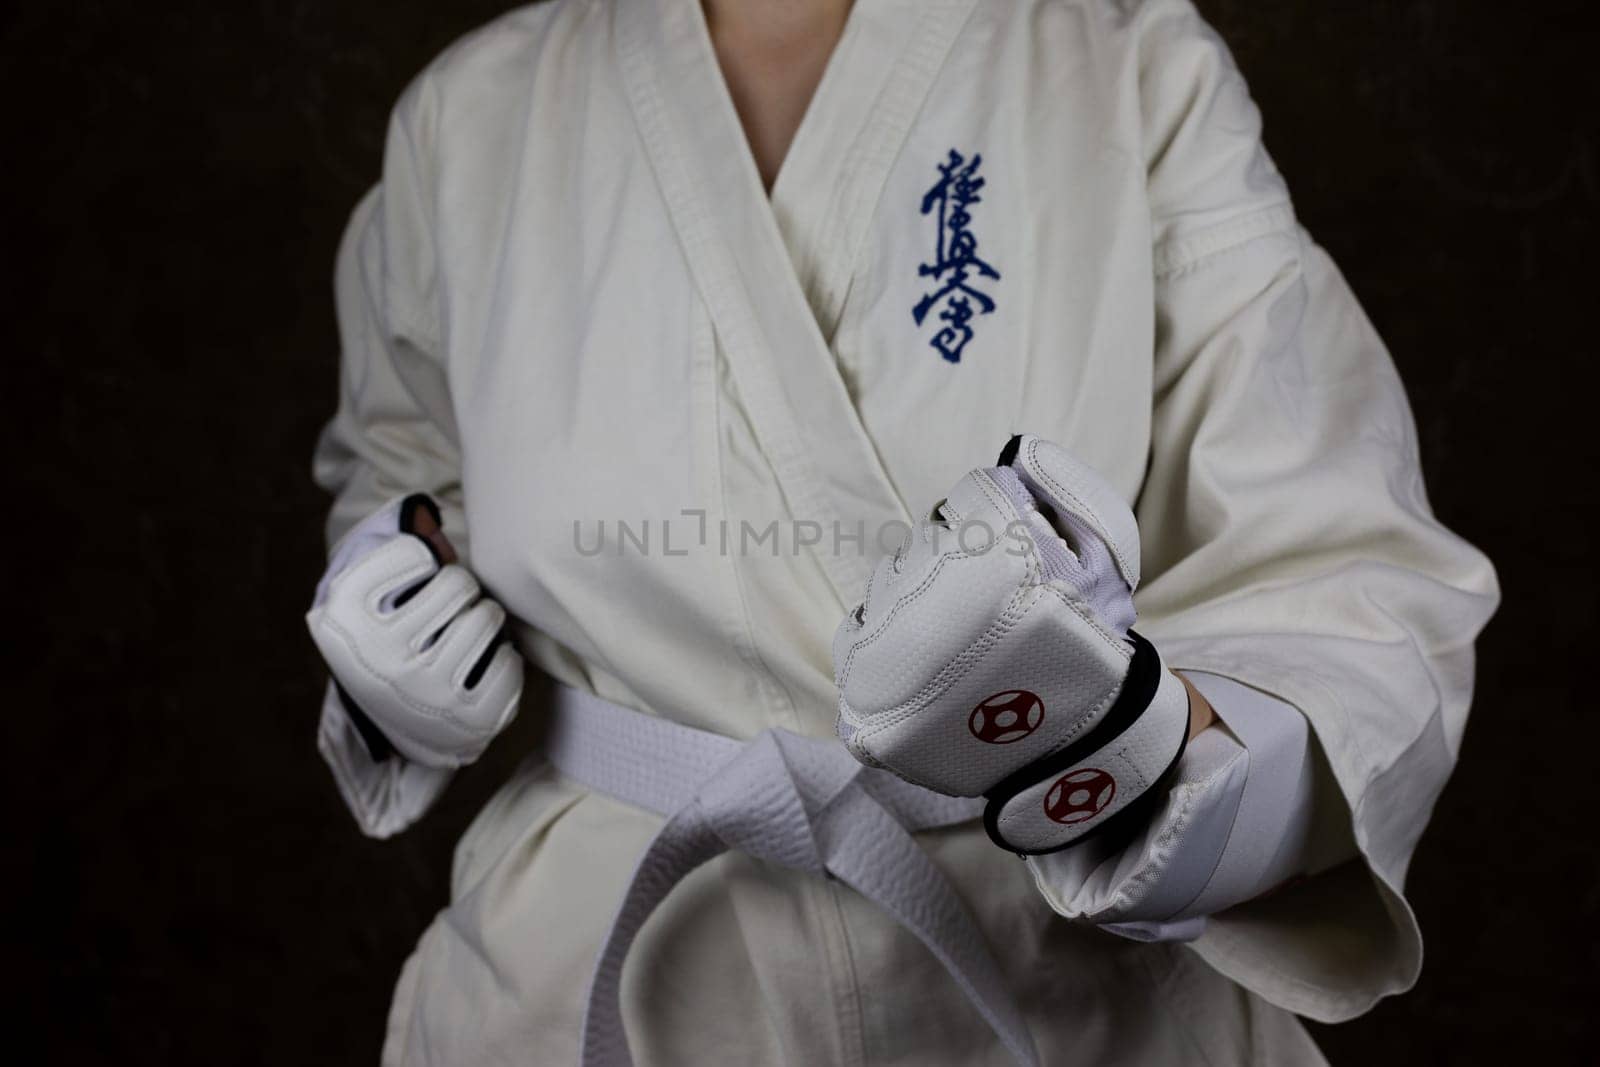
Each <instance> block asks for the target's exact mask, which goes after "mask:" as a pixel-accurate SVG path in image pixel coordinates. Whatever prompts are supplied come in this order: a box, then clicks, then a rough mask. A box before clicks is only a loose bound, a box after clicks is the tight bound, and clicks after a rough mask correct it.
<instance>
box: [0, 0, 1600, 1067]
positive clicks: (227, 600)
mask: <svg viewBox="0 0 1600 1067" xmlns="http://www.w3.org/2000/svg"><path fill="white" fill-rule="evenodd" d="M1586 6H1587V5H1585V4H1582V3H1577V2H1569V3H1546V4H1535V5H1524V6H1520V7H1519V6H1515V5H1508V4H1502V3H1488V2H1479V3H1462V4H1449V3H1442V2H1440V3H1421V4H1397V3H1392V2H1383V0H1361V2H1353V3H1334V2H1331V0H1324V2H1320V3H1319V2H1307V0H1294V2H1280V3H1259V2H1253V3H1242V2H1236V0H1228V2H1222V0H1210V2H1208V3H1205V4H1203V7H1204V8H1205V9H1206V11H1207V13H1208V14H1209V15H1210V16H1211V17H1212V18H1213V19H1214V20H1215V21H1216V23H1217V24H1218V26H1219V27H1220V28H1221V30H1222V31H1223V33H1224V35H1225V36H1226V37H1227V38H1228V40H1229V41H1230V42H1231V43H1232V44H1233V46H1234V48H1235V50H1236V52H1237V54H1238V57H1239V60H1240V62H1241V64H1242V66H1243V67H1244V69H1245V72H1246V73H1247V75H1248V76H1249V77H1250V79H1251V81H1252V83H1253V85H1254V89H1255V93H1256V96H1257V98H1258V99H1259V100H1260V102H1261V105H1262V108H1263V110H1264V112H1265V114H1266V120H1267V139H1268V142H1269V144H1270V146H1271V147H1272V149H1273V151H1274V153H1275V155H1276V156H1277V158H1278V160H1279V162H1280V164H1281V165H1282V168H1283V170H1284V171H1285V172H1286V173H1287V174H1288V176H1289V179H1290V183H1291V185H1292V187H1293V188H1294V190H1295V193H1296V199H1297V203H1298V205H1299V211H1300V214H1301V216H1302V217H1303V219H1304V220H1305V221H1306V223H1307V224H1308V225H1309V226H1310V228H1311V229H1312V231H1313V232H1315V233H1316V234H1317V235H1318V236H1319V237H1320V238H1321V240H1322V241H1323V242H1324V243H1325V244H1326V245H1328V246H1329V247H1330V248H1331V249H1332V251H1333V253H1334V255H1335V256H1336V257H1337V258H1338V260H1339V261H1340V263H1341V264H1342V265H1343V266H1344V268H1345V270H1346V272H1347V273H1348V275H1349V277H1350V279H1351V281H1352V283H1353V284H1354V286H1355V289H1356V291H1357V292H1358V293H1359V294H1360V295H1361V297H1362V298H1363V300H1364V301H1365V303H1366V307H1367V309H1368V311H1369V312H1370V314H1371V316H1372V318H1373V319H1374V320H1375V321H1376V322H1377V324H1378V327H1379V328H1380V330H1381V331H1382V332H1383V334H1384V335H1385V336H1386V337H1387V338H1388V340H1389V342H1390V344H1391V346H1392V348H1393V350H1394V353H1395V358H1396V359H1397V360H1398V362H1399V365H1400V368H1401V371H1402V373H1403V374H1404V376H1405V379H1406V381H1407V383H1408V385H1409V386H1410V389H1411V395H1412V398H1413V402H1414V404H1415V407H1416V412H1417V417H1418V420H1419V422H1420V425H1421V431H1422V442H1423V448H1424V458H1425V461H1426V464H1427V474H1428V479H1429V485H1430V486H1431V490H1432V497H1433V500H1434V503H1435V506H1436V508H1437V510H1438V512H1439V514H1440V516H1441V517H1442V518H1443V519H1444V520H1445V521H1446V522H1447V523H1449V524H1450V525H1452V526H1454V527H1456V528H1457V529H1460V530H1461V531H1463V532H1464V533H1466V534H1467V535H1468V536H1469V537H1470V538H1472V539H1473V540H1475V541H1476V542H1477V543H1479V544H1480V545H1482V546H1484V547H1485V548H1486V549H1487V550H1488V551H1489V552H1490V554H1491V555H1492V556H1493V558H1494V559H1495V561H1496V562H1497V564H1498V565H1499V567H1500V573H1501V576H1502V579H1503V582H1504V586H1505V590H1506V602H1505V606H1504V608H1503V609H1502V611H1501V613H1500V615H1499V617H1498V619H1497V620H1496V621H1495V623H1494V624H1493V626H1492V627H1491V629H1490V630H1489V632H1488V634H1487V636H1486V637H1485V639H1484V641H1483V644H1482V660H1481V671H1480V694H1481V695H1480V697H1479V701H1478V710H1477V712H1476V716H1475V718H1474V722H1473V727H1472V729H1471V730H1469V732H1468V735H1467V740H1466V747H1465V751H1464V753H1463V755H1462V764H1461V768H1460V771H1459V773H1458V774H1457V775H1456V777H1455V779H1454V781H1453V783H1452V784H1451V786H1450V787H1449V789H1448V790H1447V791H1446V793H1445V796H1444V799H1443V801H1442V803H1441V805H1440V807H1439V810H1438V812H1437V814H1436V816H1435V819H1434V825H1433V829H1432V830H1431V831H1430V833H1429V834H1428V836H1427V837H1426V838H1425V840H1424V841H1423V844H1422V847H1421V850H1420V852H1419V853H1418V856H1417V861H1416V864H1415V867H1414V870H1413V876H1412V880H1411V892H1412V899H1413V900H1414V902H1415V905H1416V908H1417V911H1418V912H1419V914H1420V916H1421V920H1422V924H1423V927H1424V929H1425V931H1426V934H1427V936H1428V965H1427V970H1426V973H1425V974H1424V976H1423V979H1422V982H1421V984H1420V985H1419V986H1418V988H1417V989H1416V991H1415V992H1413V993H1412V994H1410V995H1409V996H1406V997H1403V998H1399V999H1395V1000H1391V1001H1388V1002H1386V1003H1385V1004H1383V1005H1382V1006H1381V1007H1379V1008H1378V1009H1377V1010H1376V1011H1374V1012H1373V1013H1372V1014H1371V1015H1369V1016H1368V1017H1366V1018H1364V1019H1362V1020H1360V1021H1358V1022H1355V1023H1351V1024H1349V1025H1346V1026H1342V1027H1338V1028H1334V1029H1326V1028H1323V1029H1319V1030H1318V1031H1317V1033H1318V1037H1319V1039H1320V1040H1321V1041H1322V1043H1323V1045H1324V1047H1325V1048H1326V1049H1327V1050H1328V1052H1329V1054H1330V1056H1331V1057H1332V1058H1333V1060H1334V1061H1335V1062H1336V1063H1348V1064H1356V1063H1362V1062H1368V1063H1406V1062H1454V1063H1465V1062H1483V1063H1490V1062H1494V1063H1499V1062H1502V1058H1503V1057H1504V1056H1505V1055H1506V1054H1512V1055H1515V1056H1517V1057H1518V1058H1519V1059H1520V1060H1521V1061H1523V1062H1528V1063H1534V1062H1563V1063H1575V1062H1580V1061H1587V1062H1593V1060H1594V1057H1595V1049H1594V1047H1593V1046H1594V1041H1595V1038H1596V1027H1595V1023H1594V1013H1595V1007H1594V991H1595V989H1596V988H1597V986H1596V985H1595V982H1594V972H1595V970H1596V966H1597V964H1600V958H1597V955H1600V953H1597V945H1596V926H1595V911H1596V906H1597V888H1596V887H1597V862H1596V860H1597V857H1596V847H1595V833H1596V832H1595V829H1594V821H1593V816H1592V812H1593V811H1594V810H1595V799H1594V798H1595V794H1594V790H1593V782H1594V780H1595V778H1596V752H1597V747H1600V746H1597V744H1596V742H1597V740H1600V738H1597V736H1596V734H1597V731H1596V727H1595V723H1596V710H1597V708H1596V700H1595V697H1594V692H1595V681H1594V679H1595V674H1596V671H1595V670H1594V667H1593V663H1594V662H1595V660H1596V658H1597V653H1600V649H1597V648H1596V646H1595V638H1596V634H1595V619H1594V612H1595V601H1596V589H1595V568H1594V562H1593V554H1592V553H1593V547H1594V538H1593V536H1592V533H1591V530H1590V527H1589V525H1588V516H1589V515H1590V514H1592V510H1593V509H1592V507H1591V506H1590V504H1589V503H1588V501H1589V498H1590V497H1591V494H1592V492H1593V489H1594V477H1593V473H1592V472H1593V470H1594V466H1595V459H1596V454H1595V452H1596V450H1595V446H1594V443H1593V442H1594V436H1593V433H1594V422H1595V414H1594V413H1595V411H1596V404H1595V399H1596V398H1595V394H1594V390H1593V387H1592V383H1593V379H1594V375H1593V373H1592V363H1591V361H1592V359H1593V357H1594V352H1595V345H1594V341H1593V336H1594V334H1593V331H1592V329H1591V328H1588V327H1590V326H1591V324H1592V323H1593V322H1594V321H1595V306H1596V304H1597V302H1600V300H1597V295H1596V293H1595V291H1594V282H1595V277H1594V271H1593V270H1592V269H1591V262H1592V259H1593V256H1594V254H1595V247H1596V241H1597V238H1600V234H1597V232H1596V216H1597V211H1596V202H1597V197H1600V189H1597V182H1600V179H1597V170H1600V161H1597V159H1596V149H1597V140H1596V132H1597V130H1596V123H1595V113H1594V106H1595V102H1596V96H1595V86H1594V85H1593V84H1592V82H1591V79H1590V78H1589V76H1588V75H1587V74H1586V73H1585V70H1586V68H1587V67H1589V66H1590V65H1591V64H1592V63H1593V60H1594V55H1595V53H1596V51H1597V45H1600V41H1597V38H1596V35H1595V33H1594V30H1593V28H1592V26H1591V25H1590V24H1589V22H1588V20H1587V18H1586V16H1585V8H1586ZM499 8H500V5H499V4H496V3H492V2H484V0H474V2H468V3H455V4H451V5H445V4H432V5H430V4H426V3H421V2H413V0H404V2H396V0H391V2H387V3H378V2H373V0H361V2H355V0H346V2H342V3H324V4H312V3H287V2H280V3H272V2H259V3H252V4H239V5H231V6H222V5H218V4H216V3H213V2H204V3H202V2H196V0H189V2H183V3H169V4H135V3H131V2H127V3H120V4H113V3H55V4H47V3H40V2H34V3H23V4H19V5H16V6H15V7H12V8H11V9H10V11H9V13H8V14H5V15H0V19H3V25H4V30H3V34H4V44H3V51H0V100H3V101H4V107H5V109H6V111H7V112H8V113H9V114H10V122H9V123H8V130H9V138H8V142H9V143H8V148H7V151H6V163H5V179H4V180H5V185H6V188H7V190H8V192H7V195H6V196H5V197H4V203H5V212H4V215H5V221H4V223H3V225H4V230H3V232H0V238H3V243H0V247H3V249H4V255H5V259H6V260H7V261H8V263H9V266H10V270H9V271H8V273H9V275H10V277H11V279H12V280H11V282H10V283H9V286H8V290H9V293H8V295H9V300H8V302H7V304H8V306H7V308H6V312H5V314H4V316H3V318H0V321H3V322H4V328H5V333H4V336H5V338H6V344H5V359H6V361H7V362H8V363H9V365H10V367H11V370H10V371H9V376H8V377H7V379H6V386H5V391H4V395H5V397H6V403H5V410H6V415H7V418H6V433H7V441H8V453H9V455H10V457H11V470H12V472H13V474H12V477H13V482H12V485H11V492H10V502H11V505H10V506H11V515H10V527H11V530H12V531H13V537H12V538H9V539H8V540H9V541H10V543H11V545H12V564H11V566H10V568H9V569H8V582H7V585H8V588H9V589H10V590H11V594H10V595H9V596H8V598H7V601H6V603H7V605H8V609H9V615H10V618H9V620H8V621H9V624H10V625H9V626H8V627H7V628H8V630H10V631H12V634H11V636H10V637H9V638H8V639H7V641H6V655H7V658H8V659H9V660H11V661H12V662H13V663H14V664H15V669H14V670H13V671H11V672H8V673H9V676H11V677H14V678H16V679H18V681H17V682H16V683H14V685H13V687H12V689H11V692H12V694H13V696H12V698H11V699H9V700H8V701H7V708H6V711H5V714H4V716H3V721H4V723H5V747H4V750H3V751H4V757H5V764H6V772H7V773H6V774H5V775H4V776H3V777H4V790H5V791H4V801H5V811H6V812H7V813H8V815H9V821H10V823H11V827H12V829H11V832H9V833H8V834H7V850H6V857H7V863H6V867H5V874H6V881H7V889H8V890H9V892H8V893H7V896H8V897H11V898H12V904H11V906H10V907H9V908H8V909H7V914H6V919H7V921H6V922H5V924H4V934H3V937H4V947H5V956H4V962H5V965H4V967H3V969H0V973H3V975H4V977H3V981H4V997H5V1002H6V1004H7V1006H8V1008H9V1009H10V1011H9V1012H8V1014H10V1015H11V1016H12V1018H13V1019H14V1020H16V1021H15V1022H14V1023H13V1026H18V1025H20V1026H22V1027H29V1028H35V1029H37V1030H38V1031H39V1032H40V1033H41V1034H42V1035H43V1037H44V1038H45V1039H46V1040H47V1042H48V1044H49V1046H50V1049H51V1054H50V1055H49V1056H48V1057H46V1059H48V1060H49V1061H51V1062H59V1063H84V1062H93V1061H97V1060H111V1061H116V1062H122V1063H137V1064H179V1063H182V1064H188V1063H202V1062H205V1063H237V1064H254V1063H262V1064H285V1063H293V1064H311V1063H335V1064H343V1063H370V1062H374V1060H375V1056H376V1051H377V1048H378V1044H379V1041H380V1036H381V1030H382V1022H383V1017H384V1010H385V1006H386V1004H387V1001H388V997H389V991H390V985H391V982H392V980H393V978H394V976H395V974H396V972H397V970H398V968H399V966H400V962H401V960H402V959H403V957H404V956H405V954H406V953H407V952H408V951H409V949H410V947H411V944H412V942H413V941H414V939H415V937H416V935H417V934H418V932H419V931H420V930H421V929H422V928H423V926H424V925H425V924H426V922H427V921H428V919H429V917H430V916H431V914H432V913H433V911H434V910H435V909H436V908H438V907H439V906H440V905H441V904H442V903H443V901H444V895H445V879H446V874H447V870H448V855H449V850H450V847H451V844H452V842H453V840H454V837H455V835H456V834H457V833H458V832H459V831H460V829H461V828H462V826H463V825H464V823H465V821H466V820H467V819H468V818H469V817H470V815H471V813H472V812H473V811H474V810H475V809H476V807H477V805H478V804H480V803H481V802H482V800H483V799H484V798H485V796H486V795H487V793H488V791H489V790H490V789H491V788H492V786H493V784H494V780H495V778H496V776H497V774H499V773H503V771H504V769H505V768H506V766H508V764H509V762H510V760H511V755H512V750H513V749H514V748H515V747H516V746H517V741H515V740H513V741H511V742H510V743H506V744H501V745H499V746H497V749H496V752H495V753H494V755H493V756H492V758H491V760H490V765H489V766H487V767H480V768H477V769H475V770H474V771H473V772H472V773H471V774H469V775H468V776H467V779H466V780H465V781H464V782H462V783H460V784H459V785H458V786H457V787H456V788H454V789H453V790H452V792H451V794H450V796H449V799H448V801H447V802H446V803H445V805H444V808H443V810H442V811H440V812H439V813H438V814H437V815H435V816H433V817H431V818H430V819H429V820H428V821H427V822H426V823H424V824H423V825H422V826H421V827H419V828H418V829H416V830H414V831H413V832H411V833H409V834H408V835H406V836H405V837H404V838H402V839H401V840H398V841H395V842H393V843H389V844H376V843H372V842H369V841H366V840H363V839H362V838H360V837H359V836H358V835H357V834H356V833H355V831H354V829H353V828H352V825H351V823H350V821H349V820H348V818H347V817H346V815H345V813H344V812H343V810H342V808H341V806H340V804H339V801H338V799H337V797H336V795H335V793H334V790H333V787H332V785H331V783H330V781H329V779H328V777H327V775H326V774H325V773H324V771H323V768H322V766H321V764H320V763H319V761H318V760H317V758H316V756H315V754H314V751H313V747H312V726H313V721H314V717H315V713H316V707H317V697H318V691H319V687H320V684H321V682H320V675H319V671H318V666H317V662H316V659H315V655H314V653H313V651H312V649H311V647H310V644H309V642H308V641H307V640H306V639H305V637H304V634H303V630H302V627H301V623H300V614H301V611H302V610H303V608H304V606H305V604H306V602H307V600H308V597H309V594H310V590H311V586H312V583H313V581H314V579H315V577H316V575H317V573H318V571H319V569H320V547H319V533H318V529H319V522H320V514H321V512H322V509H323V506H324V502H323V500H322V499H321V497H320V496H319V494H318V493H317V491H316V490H315V489H313V487H312V486H311V485H310V483H309V480H308V477H307V461H308V456H309V454H310V450H311V444H312V440H313V437H314V435H315V433H316V430H317V428H318V425H319V423H320V422H321V420H322V419H324V418H325V417H326V416H327V414H328V413H329V411H330V408H331V404H332V397H333V383H334V373H335V360H336V351H335V337H334V330H333V321H332V301H331V294H330V286H329V277H330V271H331V264H332V260H333V252H334V246H335V242H336V240H337V238H338V236H339V232H340V228H341V226H342V224H343V221H344V219H345V217H346V215H347V213H348V212H349V210H350V208H351V207H352V206H353V204H354V203H355V201H356V199H357V198H358V197H359V196H360V194H361V193H362V191H363V190H364V189H365V187H366V186H367V185H368V184H369V183H370V182H371V181H372V180H373V179H374V178H375V176H376V175H377V172H378V163H379V150H380V139H381V136H382V131H383V127H384V120H385V115H386V112H387V110H388V107H389V106H390V104H391V103H392V101H393V99H394V97H395V96H396V94H397V93H398V92H399V90H400V88H401V87H402V85H403V84H404V83H405V82H406V81H407V80H408V79H409V77H410V76H411V75H412V74H414V73H415V72H416V71H417V70H419V69H420V68H421V67H422V66H423V64H424V63H425V62H426V61H427V60H428V59H429V58H430V57H431V56H432V55H433V54H434V53H435V52H437V51H438V50H439V49H440V48H441V47H442V46H443V45H445V44H446V43H447V42H449V41H450V40H451V39H452V38H454V37H455V36H457V35H458V34H459V33H461V32H463V31H464V30H466V29H468V28H470V27H472V26H475V25H477V24H479V23H481V22H483V21H485V20H486V19H488V18H489V17H491V16H492V15H494V14H496V13H497V11H498V10H499ZM530 1052H531V1050H530ZM530 1061H531V1060H530Z"/></svg>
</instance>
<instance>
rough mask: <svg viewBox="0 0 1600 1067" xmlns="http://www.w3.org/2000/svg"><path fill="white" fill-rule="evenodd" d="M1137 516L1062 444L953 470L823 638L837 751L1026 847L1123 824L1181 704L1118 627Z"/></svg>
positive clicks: (1166, 747)
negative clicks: (966, 810) (923, 516)
mask: <svg viewBox="0 0 1600 1067" xmlns="http://www.w3.org/2000/svg"><path fill="white" fill-rule="evenodd" d="M1138 584H1139V531H1138V526H1137V524H1136V522H1135V520H1134V517H1133V512H1132V511H1131V510H1130V509H1129V507H1128V505H1127V504H1126V503H1125V502H1124V501H1123V500H1122V498H1121V496H1120V495H1118V493H1117V491H1116V490H1115V489H1114V488H1113V487H1112V486H1110V485H1109V484H1107V483H1106V482H1105V480H1104V479H1102V478H1101V477H1100V476H1099V475H1098V474H1097V473H1095V472H1094V471H1093V470H1092V469H1090V468H1089V467H1088V466H1086V465H1085V464H1083V463H1081V462H1079V461H1078V460H1076V459H1074V458H1073V457H1072V456H1071V455H1070V454H1068V453H1067V451H1066V450H1065V449H1063V448H1061V447H1060V446H1058V445H1053V444H1051V443H1049V442H1047V441H1042V440H1040V439H1038V438H1037V437H1031V436H1023V437H1017V438H1013V439H1012V441H1011V443H1010V444H1008V445H1007V446H1006V449H1005V451H1004V452H1003V453H1002V454H1001V456H1000V461H999V465H998V466H996V467H989V468H985V469H982V470H975V471H973V472H971V473H970V474H968V475H967V476H966V477H965V478H963V479H962V480H961V481H960V483H958V484H957V485H956V487H955V489H953V490H952V491H951V493H950V495H949V497H948V498H947V499H945V500H944V501H943V502H942V503H941V504H940V505H939V506H938V508H937V509H936V511H935V514H934V517H933V520H932V521H931V522H929V523H925V524H922V525H921V526H919V527H918V528H917V529H915V530H913V531H912V532H911V534H910V536H909V537H908V538H907V540H906V543H905V544H904V545H902V546H901V549H900V551H899V552H897V553H896V554H895V555H894V556H893V557H892V558H889V559H886V560H884V561H882V562H881V563H880V564H879V565H878V567H877V569H876V570H875V571H874V573H873V575H872V578H871V580H870V581H869V582H868V585H867V592H866V600H865V602H864V603H862V604H861V605H860V606H859V607H858V608H856V610H855V611H853V612H851V613H850V614H849V615H848V616H847V617H846V618H845V620H844V622H843V623H842V624H841V625H840V627H839V630H838V633H837V634H836V635H835V637H834V646H833V661H834V673H835V678H836V680H837V682H838V687H839V723H838V728H839V736H840V737H841V739H843V740H844V742H845V744H846V745H847V746H848V747H849V749H850V751H851V753H852V754H853V755H854V756H855V757H856V758H857V759H858V760H861V761H862V762H863V763H866V764H868V765H870V766H878V767H884V768H886V769H888V770H890V771H892V772H894V773H895V774H897V775H899V776H900V777H902V778H904V779H906V780H907V781H910V782H914V783H916V784H919V785H922V786H926V787H927V788H929V789H932V790H934V791H936V792H939V793H945V794H948V795H951V796H984V797H986V798H987V799H988V806H987V808H986V811H985V815H984V825H985V827H986V828H987V829H988V831H989V836H990V837H991V838H992V839H993V840H994V841H995V843H996V844H998V845H1000V846H1001V847H1003V848H1007V849H1010V850H1011V851H1013V852H1017V853H1019V854H1023V855H1037V854H1040V853H1046V852H1055V851H1057V850H1059V849H1064V848H1067V847H1068V846H1071V845H1074V844H1076V843H1078V842H1079V841H1082V840H1084V839H1085V838H1087V837H1089V836H1090V835H1092V834H1099V833H1101V832H1103V831H1105V830H1106V829H1107V828H1108V827H1111V826H1114V825H1119V824H1120V825H1127V824H1128V823H1130V822H1132V821H1134V820H1136V819H1138V818H1140V817H1141V816H1142V815H1143V814H1145V813H1146V812H1147V811H1148V809H1149V807H1150V806H1151V805H1152V804H1153V803H1154V802H1155V801H1156V800H1157V799H1159V796H1160V794H1161V792H1162V790H1161V789H1159V788H1157V786H1158V784H1159V783H1161V782H1162V781H1163V780H1164V779H1165V778H1166V777H1167V776H1168V775H1170V773H1171V772H1172V769H1173V768H1174V767H1175V766H1176V765H1177V763H1178V759H1179V757H1180V756H1182V754H1183V750H1184V745H1185V743H1186V741H1187V739H1188V730H1189V698H1188V693H1187V690H1186V689H1185V688H1184V685H1183V683H1182V682H1181V681H1179V680H1178V678H1177V677H1176V676H1175V675H1173V674H1172V673H1171V672H1169V671H1168V670H1166V669H1165V667H1164V666H1163V665H1162V662H1161V657H1160V655H1159V654H1158V653H1157V652H1156V650H1155V648H1154V646H1152V645H1151V644H1150V643H1149V642H1148V641H1146V640H1145V639H1144V638H1142V637H1140V636H1139V635H1138V634H1137V633H1135V632H1134V631H1133V630H1132V629H1131V628H1130V627H1131V626H1132V625H1133V622H1134V619H1135V615H1134V609H1133V591H1134V589H1135V588H1136V587H1137V586H1138Z"/></svg>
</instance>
